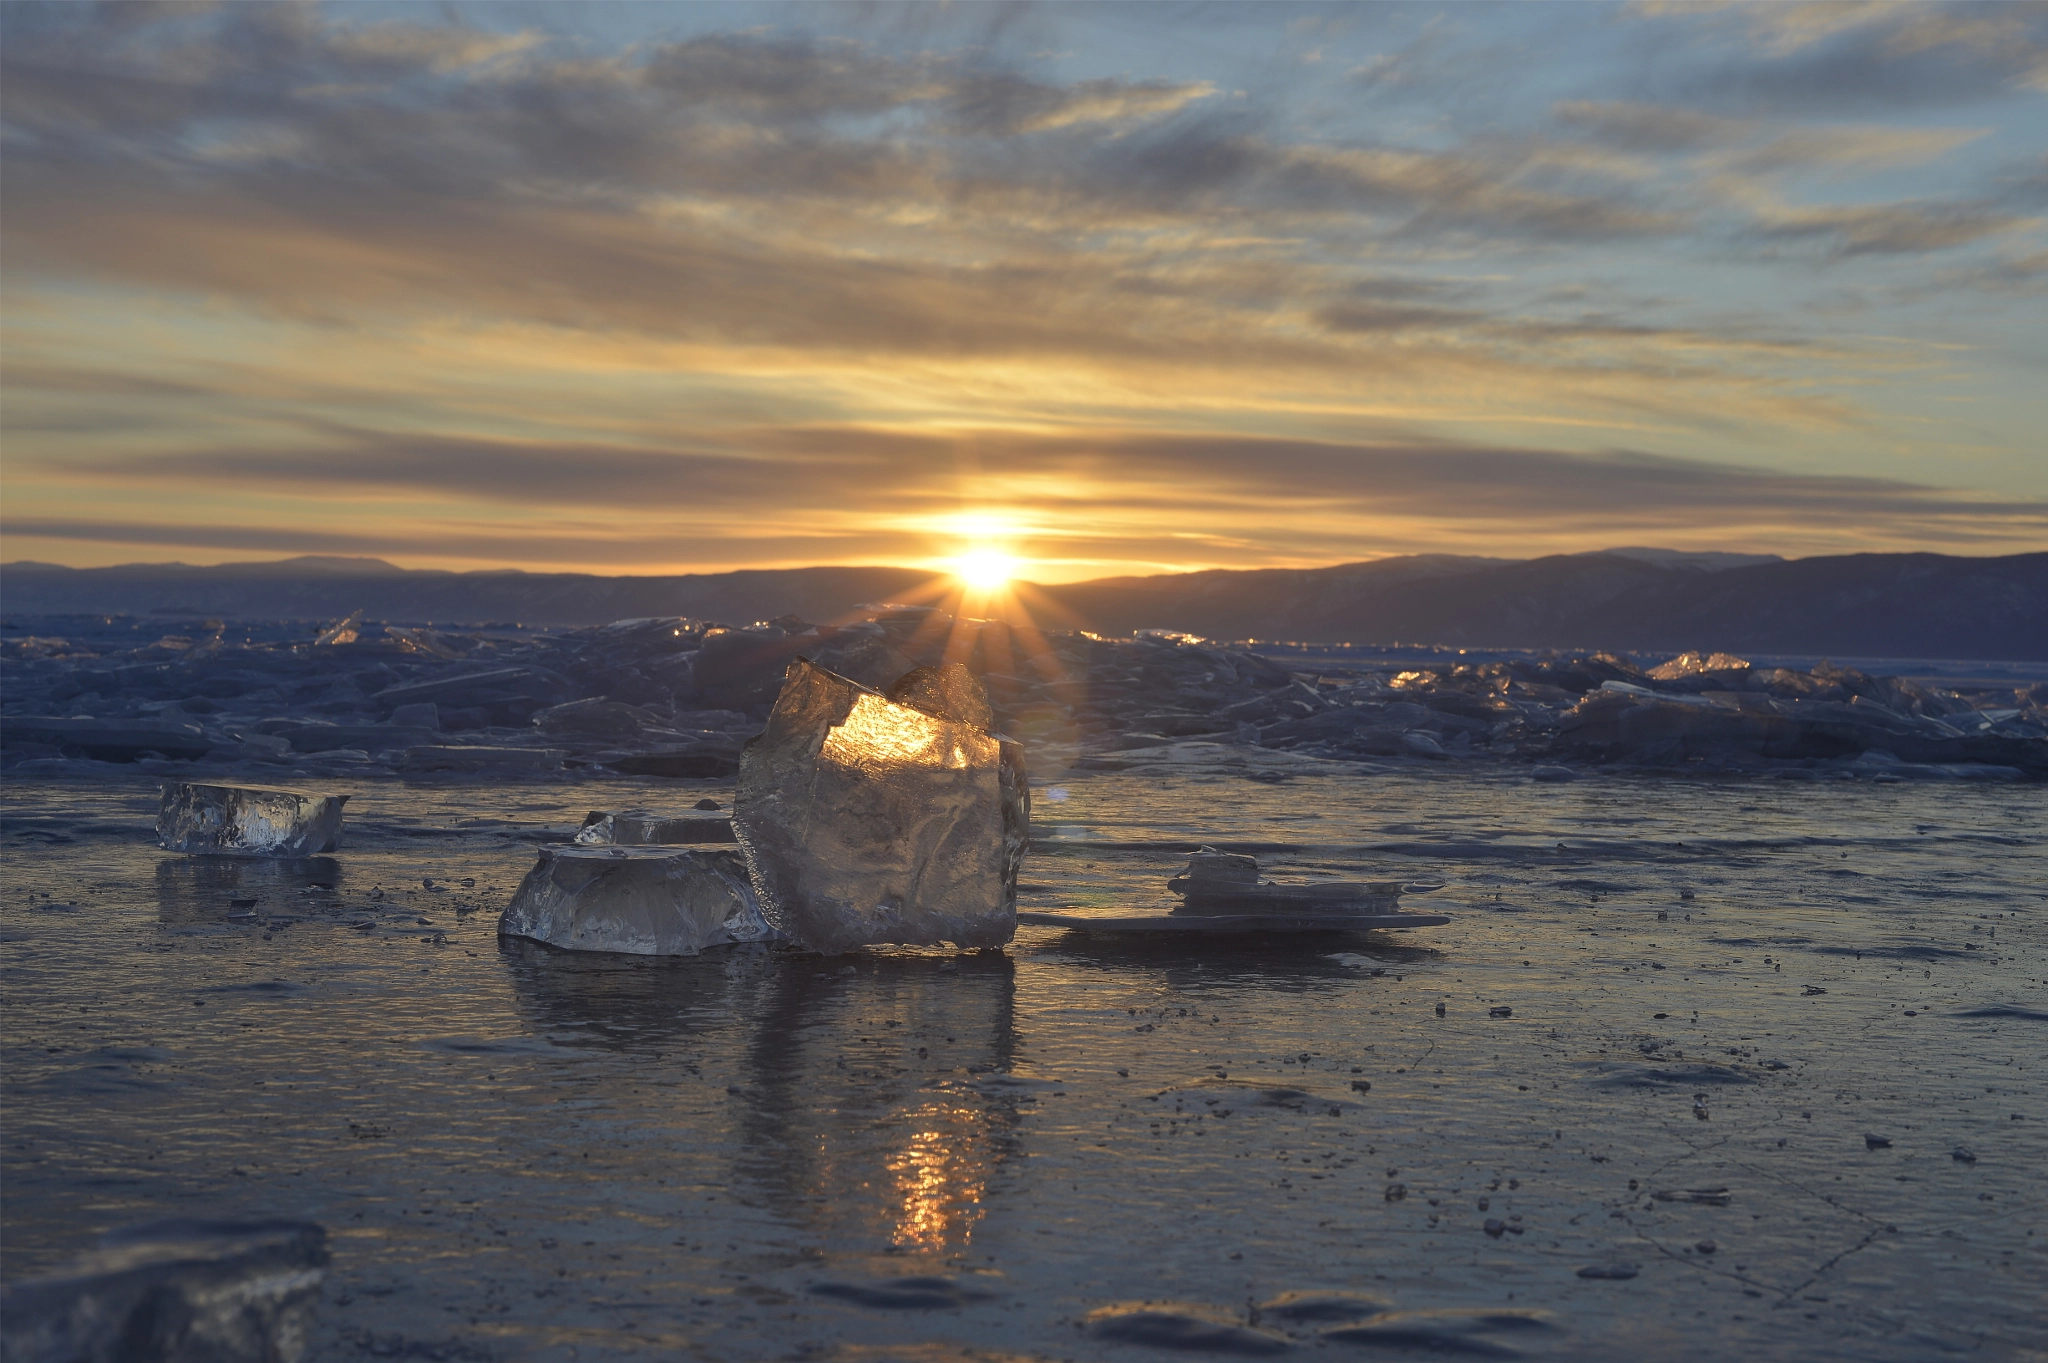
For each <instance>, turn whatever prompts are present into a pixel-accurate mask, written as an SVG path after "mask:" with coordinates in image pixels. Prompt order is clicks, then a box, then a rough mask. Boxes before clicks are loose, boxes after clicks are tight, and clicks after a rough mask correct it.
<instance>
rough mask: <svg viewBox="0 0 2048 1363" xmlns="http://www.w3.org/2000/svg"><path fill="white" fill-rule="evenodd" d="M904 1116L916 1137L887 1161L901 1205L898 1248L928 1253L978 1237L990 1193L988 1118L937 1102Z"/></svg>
mask: <svg viewBox="0 0 2048 1363" xmlns="http://www.w3.org/2000/svg"><path fill="white" fill-rule="evenodd" d="M904 1115H905V1121H906V1123H907V1124H909V1125H910V1126H912V1127H913V1128H914V1129H915V1134H914V1135H912V1136H911V1138H910V1142H909V1144H908V1145H906V1146H905V1147H904V1148H903V1150H902V1151H900V1152H899V1153H897V1154H896V1155H893V1156H891V1157H890V1160H889V1173H890V1174H891V1175H892V1176H893V1178H894V1180H895V1192H896V1199H897V1204H898V1205H897V1213H896V1243H897V1244H899V1245H913V1246H917V1247H919V1248H924V1249H931V1248H938V1247H942V1246H947V1245H965V1244H967V1243H968V1242H969V1241H970V1240H972V1239H973V1237H974V1225H975V1223H976V1222H978V1221H979V1220H981V1217H982V1213H983V1207H982V1199H983V1196H984V1194H985V1193H986V1192H987V1190H988V1169H989V1165H990V1164H991V1163H992V1159H991V1152H990V1151H989V1150H988V1148H987V1146H988V1132H987V1130H986V1127H985V1114H983V1113H982V1112H980V1111H978V1110H976V1109H974V1108H971V1107H953V1106H948V1105H946V1104H943V1103H934V1104H929V1105H927V1106H925V1107H923V1108H920V1109H918V1110H916V1111H914V1112H909V1113H906V1114H904Z"/></svg>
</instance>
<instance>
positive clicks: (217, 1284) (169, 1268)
mask: <svg viewBox="0 0 2048 1363" xmlns="http://www.w3.org/2000/svg"><path fill="white" fill-rule="evenodd" d="M326 1242H327V1233H326V1232H325V1231H323V1230H322V1229H321V1228H320V1227H318V1226H316V1225H312V1224H310V1223H308V1222H302V1221H164V1222H157V1223H154V1224H151V1225H146V1226H138V1227H135V1228H133V1229H130V1230H126V1231H116V1232H114V1233H113V1234H111V1235H108V1236H107V1237H106V1238H104V1239H103V1240H101V1241H100V1245H99V1248H98V1249H97V1250H95V1251H93V1252H91V1253H89V1254H87V1255H85V1256H84V1257H83V1258H81V1259H80V1260H79V1261H78V1262H77V1263H76V1264H74V1265H73V1266H72V1267H71V1269H70V1270H69V1271H67V1272H64V1273H60V1274H56V1275H53V1276H51V1277H47V1278H30V1279H24V1280H22V1281H19V1282H15V1283H11V1284H9V1285H8V1287H7V1290H6V1295H5V1297H4V1299H0V1321H4V1322H5V1323H4V1325H0V1356H4V1357H5V1358H7V1359H8V1360H10V1363H11V1360H14V1359H21V1360H24V1361H25V1363H26V1361H27V1360H35V1361H36V1363H42V1361H43V1360H67V1361H68V1360H73V1359H77V1360H94V1361H95V1363H98V1361H99V1360H106V1361H107V1363H112V1361H113V1360H129V1359H133V1360H138V1361H139V1363H140V1361H143V1360H146V1361H147V1363H297V1360H299V1359H301V1358H303V1357H305V1354H306V1347H307V1343H308V1335H309V1334H310V1333H311V1330H312V1325H313V1311H314V1308H315V1307H316V1306H317V1305H318V1303H319V1300H320V1284H321V1280H322V1279H323V1278H324V1277H325V1276H326V1271H327V1243H326Z"/></svg>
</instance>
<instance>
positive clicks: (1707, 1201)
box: [1650, 1188, 1735, 1207]
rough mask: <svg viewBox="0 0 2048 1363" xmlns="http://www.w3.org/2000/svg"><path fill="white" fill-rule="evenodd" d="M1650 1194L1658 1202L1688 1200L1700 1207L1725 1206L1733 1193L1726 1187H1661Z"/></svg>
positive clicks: (1732, 1197) (1732, 1196)
mask: <svg viewBox="0 0 2048 1363" xmlns="http://www.w3.org/2000/svg"><path fill="white" fill-rule="evenodd" d="M1650 1196H1651V1197H1654V1198H1656V1199H1657V1200H1658V1201H1659V1202H1690V1203H1693V1204H1696V1205H1698V1206H1701V1207H1725V1206H1727V1205H1728V1204H1729V1202H1731V1201H1732V1200H1733V1199H1734V1196H1735V1195H1734V1194H1733V1193H1731V1192H1729V1191H1728V1190H1727V1189H1726V1188H1661V1189H1659V1190H1658V1191H1656V1192H1654V1193H1651V1194H1650Z"/></svg>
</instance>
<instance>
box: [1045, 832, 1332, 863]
mask: <svg viewBox="0 0 2048 1363" xmlns="http://www.w3.org/2000/svg"><path fill="white" fill-rule="evenodd" d="M1031 831H1032V835H1033V836H1032V839H1031V850H1032V852H1033V853H1046V852H1096V853H1102V852H1173V853H1177V854H1179V855H1182V856H1185V855H1187V854H1188V853H1190V852H1199V851H1201V850H1202V849H1203V848H1204V847H1213V848H1215V849H1216V850H1217V851H1219V852H1244V853H1248V854H1249V855H1251V856H1262V855H1264V854H1266V853H1268V852H1306V851H1307V850H1309V846H1308V844H1307V843H1300V842H1228V841H1224V842H1213V841H1211V842H1196V841H1168V842H1152V841H1143V842H1109V841H1106V840H1103V839H1099V838H1062V837H1060V836H1058V835H1057V834H1054V833H1050V832H1048V831H1042V830H1041V829H1040V828H1037V827H1034V828H1033V829H1032V830H1031Z"/></svg>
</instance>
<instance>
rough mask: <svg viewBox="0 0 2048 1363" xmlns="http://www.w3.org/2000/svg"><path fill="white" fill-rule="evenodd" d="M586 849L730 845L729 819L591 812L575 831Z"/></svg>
mask: <svg viewBox="0 0 2048 1363" xmlns="http://www.w3.org/2000/svg"><path fill="white" fill-rule="evenodd" d="M576 841H577V842H578V843H579V844H581V845H582V846H585V847H647V846H675V845H678V844H683V845H687V844H691V843H706V842H726V843H729V842H733V841H735V839H734V837H733V833H732V816H731V815H729V814H716V813H710V812H708V811H703V810H695V809H693V810H690V811H688V812H687V813H683V814H650V813H648V812H647V811H645V810H639V809H629V810H621V811H618V812H616V813H611V812H607V811H605V810H601V809H593V810H591V811H590V813H589V815H588V816H586V817H585V818H584V820H583V827H581V828H579V829H577V830H576Z"/></svg>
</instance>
